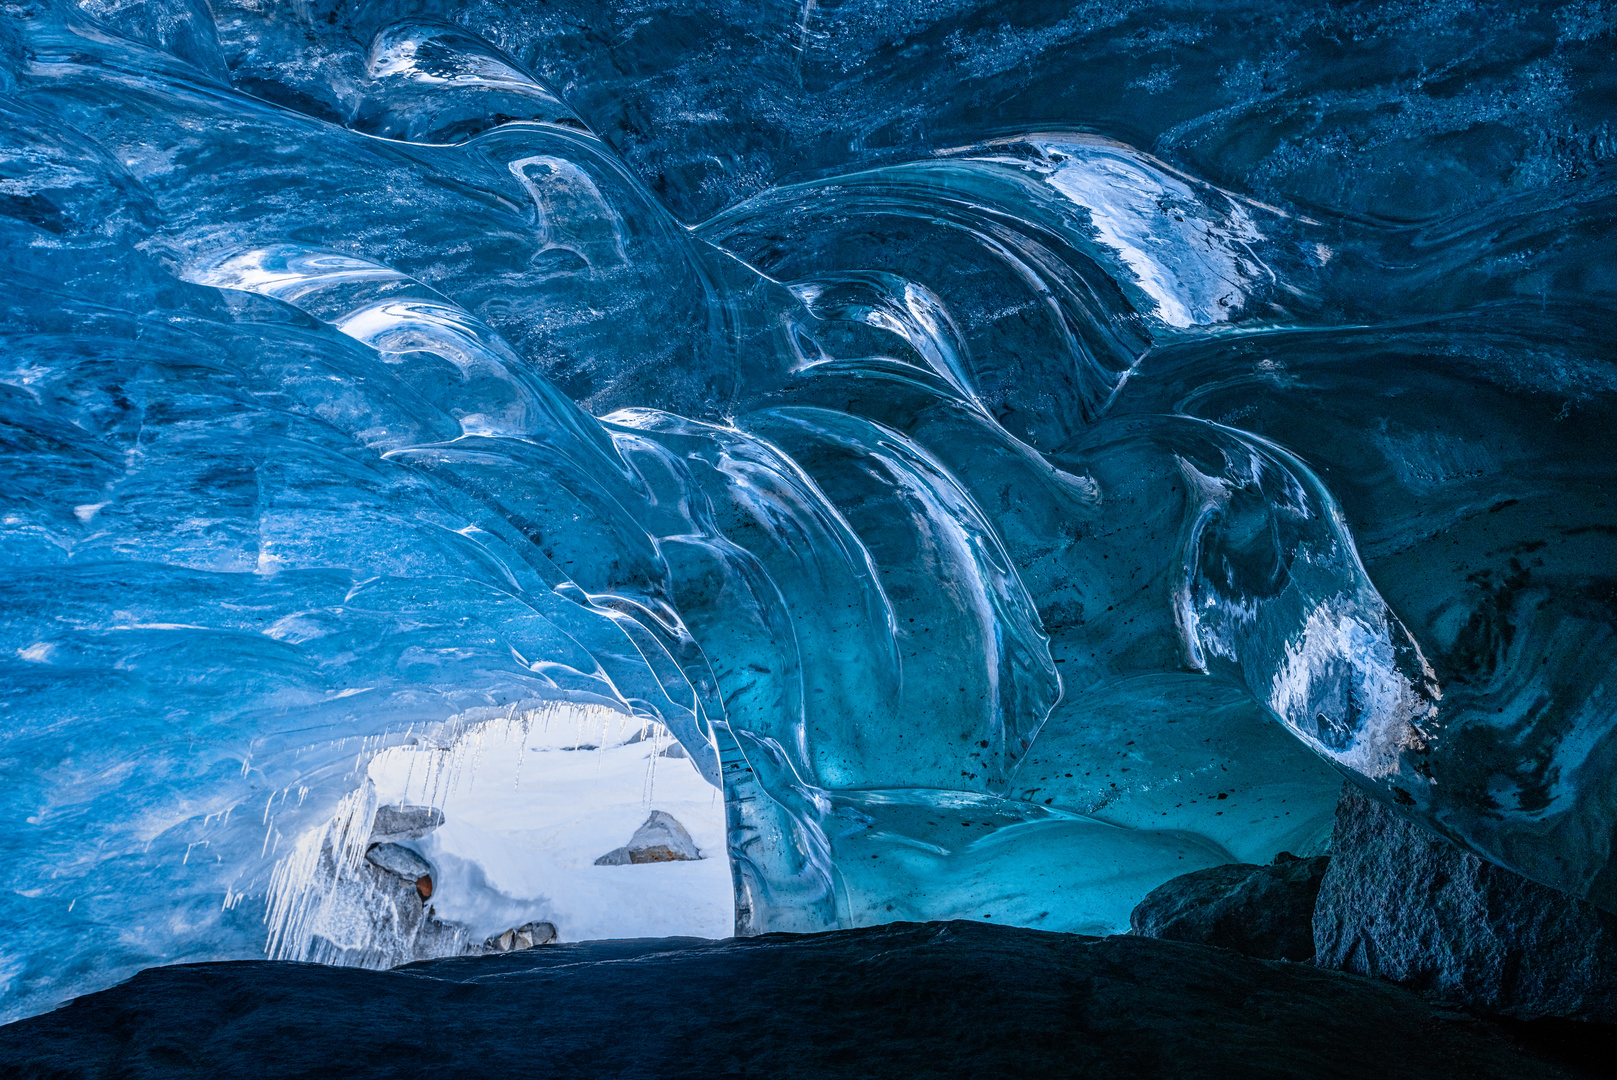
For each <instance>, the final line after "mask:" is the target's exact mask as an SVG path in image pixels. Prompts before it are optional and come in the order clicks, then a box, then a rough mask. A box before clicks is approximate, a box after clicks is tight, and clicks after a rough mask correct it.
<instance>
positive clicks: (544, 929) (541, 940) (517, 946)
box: [483, 922, 556, 952]
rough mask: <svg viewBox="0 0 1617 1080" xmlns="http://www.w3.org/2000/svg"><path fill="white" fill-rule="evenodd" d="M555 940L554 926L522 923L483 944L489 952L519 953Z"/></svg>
mask: <svg viewBox="0 0 1617 1080" xmlns="http://www.w3.org/2000/svg"><path fill="white" fill-rule="evenodd" d="M555 940H556V925H555V924H554V923H548V922H529V923H523V924H522V925H521V926H519V927H517V928H516V929H514V930H507V931H506V932H505V933H503V934H496V935H494V936H493V937H491V938H489V939H488V940H487V941H485V942H484V943H483V946H484V948H485V949H487V950H488V951H490V952H520V951H522V950H523V949H531V948H533V947H534V946H535V945H549V944H551V943H552V942H554V941H555Z"/></svg>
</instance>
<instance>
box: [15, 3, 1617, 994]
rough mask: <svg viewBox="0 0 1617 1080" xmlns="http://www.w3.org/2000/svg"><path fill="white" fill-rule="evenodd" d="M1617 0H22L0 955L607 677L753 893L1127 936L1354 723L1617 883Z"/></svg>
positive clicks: (1448, 818)
mask: <svg viewBox="0 0 1617 1080" xmlns="http://www.w3.org/2000/svg"><path fill="white" fill-rule="evenodd" d="M1613 29H1614V27H1613V20H1612V14H1611V11H1610V9H1609V8H1608V7H1606V6H1605V5H1600V4H1591V3H1567V4H1549V3H1545V4H1532V3H1527V4H1514V3H1513V4H1508V5H1506V4H1496V5H1489V4H1468V3H1436V4H1434V3H1429V2H1411V3H1392V2H1389V3H1365V4H1346V5H1332V6H1330V7H1328V8H1325V7H1321V6H1319V5H1313V4H1302V3H1284V2H1266V3H1242V2H1234V3H1218V4H1211V3H1209V4H1174V5H1169V4H1161V3H1157V4H1152V3H1143V2H1141V3H1127V2H1124V3H1108V4H1088V3H1073V4H1062V3H1051V2H1040V3H1014V2H1013V3H1004V2H1000V0H995V2H993V3H987V2H981V0H944V2H939V3H922V2H915V3H908V2H892V3H882V2H877V0H846V2H843V3H831V4H828V3H815V2H812V0H811V2H808V3H806V4H803V5H802V6H798V5H795V4H794V5H785V4H781V3H775V2H768V0H765V2H761V3H760V2H756V0H749V2H746V3H718V4H704V5H694V4H684V3H677V2H661V3H659V2H657V0H645V2H627V0H624V2H619V0H559V2H553V3H538V2H534V3H517V2H509V3H494V2H473V3H458V4H451V3H433V2H429V0H421V2H405V0H399V2H384V0H377V2H370V3H333V2H330V0H299V2H286V3H272V2H269V0H218V2H216V3H215V4H214V6H213V7H212V9H211V10H210V9H209V7H208V4H207V3H206V0H79V2H77V3H67V2H54V3H52V2H43V0H23V2H17V0H7V2H5V3H0V92H3V96H0V113H3V119H0V304H3V316H0V438H3V439H4V454H3V457H0V499H3V502H4V505H3V507H0V597H3V600H0V615H3V620H4V622H3V625H4V630H3V634H4V641H3V643H0V686H3V690H4V692H3V694H0V699H3V700H0V760H3V762H4V766H3V767H4V778H5V783H4V787H3V791H0V805H3V806H4V808H5V811H6V821H7V827H6V828H5V830H4V831H3V832H0V845H3V852H4V860H5V861H4V865H5V869H6V878H7V885H8V887H7V888H6V889H5V890H4V891H3V892H0V943H3V944H0V965H3V966H0V995H3V997H4V1008H5V1015H6V1016H8V1017H10V1016H16V1015H21V1014H23V1013H27V1012H34V1011H39V1010H40V1009H43V1008H47V1007H49V1005H51V1004H53V1003H54V1002H56V1001H58V1000H61V999H62V998H63V997H65V996H68V995H69V994H71V993H76V992H80V991H83V990H88V989H93V988H96V987H99V986H104V985H108V984H110V983H112V982H115V981H117V980H118V979H120V978H122V977H124V976H126V975H127V974H129V973H130V972H132V971H133V970H135V969H137V968H139V967H143V966H147V965H150V964H154V963H162V962H174V961H180V960H195V959H213V958H222V957H233V956H252V955H261V954H262V950H263V947H264V941H265V934H266V930H265V922H264V916H265V910H266V905H267V903H268V899H267V897H268V893H269V889H270V883H271V879H272V876H273V874H274V870H275V867H276V865H277V860H281V859H284V858H285V857H286V856H287V853H288V851H289V850H291V849H292V848H293V846H294V844H295V841H296V840H297V839H298V838H299V837H300V836H306V835H308V834H309V830H311V829H315V828H317V827H319V826H320V825H321V824H322V823H324V822H327V821H329V820H330V819H331V816H332V814H333V812H334V810H335V809H336V808H337V807H339V805H340V804H341V803H342V801H343V800H344V799H345V798H346V797H348V796H350V795H351V793H352V792H353V791H354V790H355V785H356V784H357V783H359V778H361V777H362V776H363V774H364V765H365V761H366V759H367V758H368V757H369V755H371V754H373V753H374V752H376V751H377V750H378V749H381V748H384V747H387V746H391V745H397V744H399V743H400V742H401V741H402V740H404V739H406V738H407V737H409V736H410V734H411V733H420V732H424V731H429V730H434V729H435V726H437V727H442V726H443V725H446V724H448V725H456V724H458V725H465V724H468V723H476V722H478V721H479V719H480V718H485V719H486V718H489V717H505V718H507V719H509V718H510V717H512V716H515V715H518V714H520V713H521V712H522V711H523V710H533V709H536V708H540V707H541V706H545V705H546V703H554V702H557V701H560V700H565V701H571V702H574V703H583V704H586V705H589V706H591V707H594V706H600V705H606V706H610V707H612V708H615V709H617V710H620V711H622V712H625V713H631V714H634V715H636V716H642V717H647V718H655V719H658V720H660V721H662V722H663V723H664V724H666V725H667V726H668V728H669V729H670V730H671V731H672V732H673V733H674V734H675V735H676V736H677V738H678V739H679V740H680V742H681V743H682V744H683V745H684V746H685V747H686V749H687V750H688V751H689V752H690V753H691V754H692V756H693V757H694V758H695V759H696V762H697V764H698V765H699V766H700V768H701V769H702V770H703V772H704V774H705V775H706V776H707V777H708V778H709V779H710V780H712V781H713V782H714V783H715V784H722V786H723V790H724V796H725V803H726V807H727V814H728V829H729V845H730V853H731V858H732V870H733V874H734V880H735V885H736V897H737V926H738V929H739V930H740V931H742V932H761V931H769V930H796V931H806V930H816V929H822V928H830V927H836V926H847V925H858V924H865V923H871V922H879V921H885V920H890V919H925V918H944V917H968V918H981V919H991V920H994V921H1004V922H1013V923H1020V924H1024V925H1029V926H1036V927H1044V928H1049V929H1063V930H1079V931H1091V932H1105V931H1108V930H1112V929H1116V928H1119V927H1120V926H1121V925H1123V924H1124V923H1126V918H1127V912H1128V910H1129V908H1130V906H1132V904H1133V903H1134V902H1135V901H1136V900H1137V899H1138V898H1139V897H1140V896H1141V895H1143V893H1144V892H1146V891H1147V890H1149V889H1150V888H1152V887H1154V886H1155V885H1157V884H1159V883H1160V882H1162V881H1163V880H1166V879H1167V878H1168V877H1171V876H1173V875H1175V874H1178V873H1182V872H1185V871H1189V870H1193V869H1197V868H1200V867H1203V866H1208V865H1213V864H1217V863H1221V862H1226V861H1229V860H1231V859H1242V860H1267V859H1268V858H1270V857H1272V856H1273V854H1274V853H1276V852H1277V851H1279V850H1283V849H1287V850H1293V851H1297V852H1302V851H1306V850H1317V849H1318V847H1319V845H1320V844H1321V843H1323V840H1324V834H1325V830H1326V828H1327V826H1328V822H1329V817H1330V813H1331V810H1332V807H1333V805H1334V801H1335V797H1336V790H1337V786H1338V784H1339V782H1340V778H1341V776H1342V775H1343V774H1347V775H1349V776H1351V777H1353V778H1355V779H1356V780H1357V781H1358V782H1359V783H1360V784H1362V785H1364V786H1365V787H1367V788H1368V789H1370V790H1372V791H1373V792H1375V793H1376V794H1378V795H1379V796H1380V797H1382V798H1384V799H1386V800H1388V801H1389V802H1391V803H1393V804H1395V805H1398V806H1400V807H1402V808H1403V810H1404V812H1406V813H1408V814H1410V815H1412V816H1415V817H1417V818H1418V819H1420V820H1422V821H1424V822H1426V823H1427V824H1429V825H1431V826H1433V827H1435V828H1437V829H1439V830H1440V831H1442V832H1444V833H1446V834H1447V835H1449V836H1451V837H1453V838H1454V839H1456V840H1457V841H1459V842H1460V843H1462V844H1464V845H1466V846H1468V847H1470V848H1471V849H1472V850H1474V851H1477V852H1478V853H1480V854H1482V855H1484V856H1486V857H1488V858H1490V859H1493V860H1494V861H1496V862H1499V863H1501V864H1503V865H1505V866H1508V867H1511V868H1513V869H1515V870H1518V871H1520V872H1521V873H1523V874H1526V875H1527V876H1529V877H1532V878H1534V879H1536V880H1538V881H1541V882H1545V883H1548V884H1551V885H1555V886H1558V887H1560V888H1563V889H1566V890H1568V891H1570V892H1573V893H1575V894H1577V895H1581V896H1586V897H1588V898H1589V899H1590V900H1592V901H1594V902H1596V903H1599V904H1601V905H1603V906H1605V907H1607V908H1613V907H1617V867H1614V866H1613V864H1612V863H1611V843H1612V838H1613V828H1614V824H1617V790H1614V785H1617V760H1614V752H1617V717H1614V711H1613V709H1614V706H1613V696H1612V693H1611V692H1610V690H1609V688H1608V686H1607V681H1606V680H1607V679H1608V678H1610V677H1611V673H1612V672H1613V661H1614V658H1617V637H1614V634H1613V624H1614V615H1617V576H1614V567H1613V562H1614V560H1613V555H1612V553H1613V550H1614V540H1613V537H1614V536H1617V509H1614V506H1613V498H1614V488H1613V479H1614V475H1617V455H1614V449H1617V447H1614V445H1613V442H1614V439H1613V436H1614V433H1617V422H1614V421H1617V416H1614V408H1613V405H1614V401H1617V396H1614V372H1613V368H1612V361H1613V355H1614V354H1613V344H1614V336H1613V331H1612V327H1611V314H1610V313H1611V309H1612V303H1613V299H1614V293H1617V250H1614V240H1613V238H1614V236H1617V233H1614V230H1613V219H1614V215H1617V186H1614V175H1617V173H1614V167H1613V159H1614V156H1617V133H1614V132H1613V131H1612V129H1611V125H1610V117H1611V116H1612V115H1613V107H1614V105H1617V69H1614V68H1613V67H1612V65H1611V64H1610V57H1611V54H1612V49H1613V46H1614V43H1617V38H1614V34H1613Z"/></svg>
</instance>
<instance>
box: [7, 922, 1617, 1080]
mask: <svg viewBox="0 0 1617 1080" xmlns="http://www.w3.org/2000/svg"><path fill="white" fill-rule="evenodd" d="M1612 1032H1613V1029H1612V1028H1610V1027H1607V1026H1605V1025H1576V1024H1568V1023H1564V1022H1560V1023H1557V1022H1543V1021H1540V1022H1536V1023H1524V1022H1516V1023H1514V1024H1508V1025H1504V1024H1500V1023H1498V1022H1494V1021H1490V1020H1485V1019H1482V1018H1479V1017H1477V1016H1475V1015H1472V1014H1470V1013H1468V1012H1467V1011H1465V1010H1463V1009H1459V1008H1455V1007H1451V1006H1445V1005H1442V1004H1437V1003H1434V1002H1432V1001H1429V1000H1427V999H1425V998H1423V997H1422V996H1420V995H1417V994H1415V993H1413V992H1411V991H1409V990H1406V989H1403V988H1400V987H1398V986H1394V985H1392V984H1389V983H1386V982H1384V981H1380V980H1375V979H1370V978H1365V977H1361V976H1354V975H1349V974H1345V973H1342V972H1337V971H1329V970H1322V969H1319V968H1316V967H1314V966H1312V965H1310V964H1300V963H1292V962H1288V961H1272V960H1259V959H1256V958H1253V957H1249V956H1245V955H1242V954H1240V953H1237V952H1234V951H1233V950H1229V949H1222V948H1217V947H1210V946H1203V945H1192V944H1186V943H1183V942H1175V941H1163V940H1154V939H1150V938H1143V937H1136V936H1119V937H1109V938H1095V937H1084V936H1079V935H1072V934H1055V933H1048V932H1043V931H1037V930H1026V929H1020V928H1015V927H1001V926H993V925H989V924H984V923H969V922H948V923H928V924H893V925H889V926H881V927H873V928H867V929H858V930H846V931H839V932H834V933H827V934H819V935H804V936H798V935H782V934H774V935H767V936H764V937H758V938H751V939H732V940H727V941H704V940H698V939H680V938H665V939H647V940H638V941H597V942H585V943H578V944H564V945H556V946H551V947H546V948H537V949H531V950H527V951H524V952H518V953H511V954H506V955H496V956H481V957H467V958H454V959H443V960H433V961H426V962H422V963H417V964H411V965H407V966H405V967H401V968H396V969H394V970H391V971H365V970H357V969H345V968H333V967H324V966H320V965H315V964H296V963H284V962H270V961H263V962H253V961H246V962H230V963H213V964H190V965H180V966H175V967H167V968H158V969H152V970H148V971H145V972H142V973H141V974H140V975H138V976H137V977H135V978H134V979H132V980H130V981H129V982H127V983H125V984H123V985H121V986H118V987H116V988H114V989H111V990H107V991H103V992H101V993H98V994H91V995H88V996H86V997H83V998H80V999H78V1000H77V1001H74V1002H73V1003H72V1004H70V1005H68V1006H66V1007H64V1008H62V1009H59V1010H57V1011H55V1012H52V1013H48V1014H45V1015H42V1016H36V1017H33V1018H31V1019H28V1020H24V1021H21V1022H19V1023H15V1024H12V1025H10V1026H8V1027H6V1028H3V1029H0V1066H3V1067H4V1071H5V1073H6V1074H7V1075H26V1076H31V1077H92V1076H95V1077H100V1076H107V1077H111V1076H117V1077H128V1078H137V1077H193V1076H194V1077H217V1076H254V1077H262V1078H271V1077H332V1076H358V1077H405V1076H411V1077H417V1076H431V1077H434V1078H440V1080H442V1078H449V1077H492V1076H517V1075H534V1076H545V1077H575V1076H576V1077H586V1076H587V1077H604V1076H614V1077H657V1078H666V1077H681V1076H759V1077H799V1076H801V1077H810V1076H812V1077H822V1078H824V1077H856V1076H857V1077H871V1076H874V1077H888V1076H892V1077H898V1076H962V1077H967V1076H971V1077H975V1076H982V1077H990V1076H992V1077H1042V1076H1063V1077H1074V1076H1082V1077H1088V1076H1095V1077H1100V1076H1105V1077H1248V1078H1250V1077H1320V1078H1324V1077H1344V1078H1346V1077H1353V1078H1362V1077H1444V1078H1449V1077H1467V1078H1482V1077H1490V1078H1492V1077H1497V1078H1517V1077H1520V1078H1528V1077H1532V1078H1540V1077H1543V1078H1548V1077H1575V1076H1595V1075H1602V1074H1601V1072H1600V1071H1599V1070H1600V1069H1601V1067H1602V1066H1603V1065H1604V1064H1606V1063H1607V1062H1609V1060H1610V1057H1609V1050H1608V1049H1607V1048H1609V1047H1610V1046H1612V1045H1613V1044H1612V1042H1611V1034H1612ZM1607 1075H1609V1071H1608V1072H1607Z"/></svg>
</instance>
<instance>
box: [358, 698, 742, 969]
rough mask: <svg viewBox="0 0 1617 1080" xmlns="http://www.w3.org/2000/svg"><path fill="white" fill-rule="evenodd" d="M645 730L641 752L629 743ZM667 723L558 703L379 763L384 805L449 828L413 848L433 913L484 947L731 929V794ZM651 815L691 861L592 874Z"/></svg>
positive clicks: (403, 750) (638, 744)
mask: <svg viewBox="0 0 1617 1080" xmlns="http://www.w3.org/2000/svg"><path fill="white" fill-rule="evenodd" d="M642 733H645V734H644V735H643V737H641V738H639V739H637V741H634V742H628V741H627V740H629V739H634V738H636V736H637V735H641V734H642ZM670 750H671V752H672V753H673V754H680V753H681V751H680V748H679V745H678V744H677V743H676V742H674V741H673V740H672V739H671V738H670V737H669V735H668V733H667V731H666V729H664V728H662V727H661V726H660V725H650V726H649V728H648V725H647V724H646V722H645V721H642V720H640V719H637V718H635V717H631V716H628V715H626V714H624V713H621V712H618V711H616V710H612V709H607V708H603V707H599V706H588V705H574V704H569V703H561V704H558V705H556V706H553V707H547V708H545V709H542V710H539V711H537V712H533V713H528V714H526V715H525V716H523V717H521V718H510V719H507V718H496V719H493V720H489V721H486V722H484V723H482V724H479V725H477V726H476V727H473V728H470V729H469V730H467V731H466V732H464V733H463V734H462V735H461V736H460V737H459V738H458V739H456V740H455V741H454V742H452V743H451V744H450V745H448V746H432V745H415V746H400V747H393V748H390V749H387V750H384V751H382V752H381V753H379V754H378V755H377V756H376V757H375V758H374V759H372V761H371V763H370V767H369V774H370V779H371V781H372V783H374V784H375V786H376V798H377V802H378V804H380V805H387V804H390V803H413V804H417V805H432V806H436V807H438V808H439V809H441V810H442V811H443V813H444V823H443V825H442V826H440V827H439V828H438V829H437V830H435V831H434V832H432V833H430V834H428V835H427V836H425V837H423V838H422V839H420V840H417V841H415V842H413V843H412V844H411V845H410V846H411V847H414V848H415V849H416V850H417V851H419V852H420V853H421V854H422V855H424V856H425V857H426V858H427V860H428V861H429V862H431V863H432V864H433V868H434V870H435V874H434V890H433V895H432V906H433V908H434V909H435V911H436V913H437V916H438V917H439V918H440V919H443V920H445V921H447V922H451V923H455V924H459V925H461V926H464V927H465V928H466V929H467V931H468V938H469V939H470V940H473V941H476V940H481V939H483V938H485V937H488V936H491V935H494V934H498V933H500V932H502V931H504V930H508V929H510V928H512V927H515V926H520V925H522V924H523V923H526V922H530V921H534V920H544V921H547V922H550V923H553V924H555V926H556V931H557V936H558V940H560V941H582V940H590V939H595V938H629V937H664V936H672V935H689V936H693V937H706V938H723V937H729V936H731V935H732V934H733V933H734V918H735V909H734V896H733V892H732V889H731V883H730V866H729V860H728V859H727V858H726V857H725V846H724V798H723V795H722V794H721V793H720V792H719V790H718V789H717V788H715V787H713V786H712V785H710V784H709V783H708V782H707V781H706V780H704V779H703V778H702V777H701V775H700V774H699V773H698V772H697V771H696V769H695V768H694V767H693V766H692V764H691V762H690V760H689V759H688V758H685V757H683V756H679V757H670V756H663V754H664V752H665V751H670ZM653 810H662V811H665V812H667V813H669V814H672V815H673V816H674V817H675V818H677V819H678V820H679V821H680V823H681V824H683V825H684V826H685V828H686V829H687V830H688V831H689V832H690V834H691V838H692V839H693V840H695V842H696V845H697V847H698V848H699V849H700V851H701V853H702V856H703V857H702V858H701V859H700V860H698V861H695V862H667V863H646V864H641V865H627V866H596V865H594V863H595V860H596V859H597V858H598V857H600V856H602V855H605V854H606V853H607V852H609V851H611V850H612V849H614V848H616V847H619V846H621V845H623V844H625V843H627V842H628V841H629V838H630V836H631V835H632V834H633V833H634V831H635V829H637V828H638V827H639V826H640V825H641V824H642V823H643V822H644V821H645V820H646V817H647V816H648V815H649V814H650V813H651V812H652V811H653Z"/></svg>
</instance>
